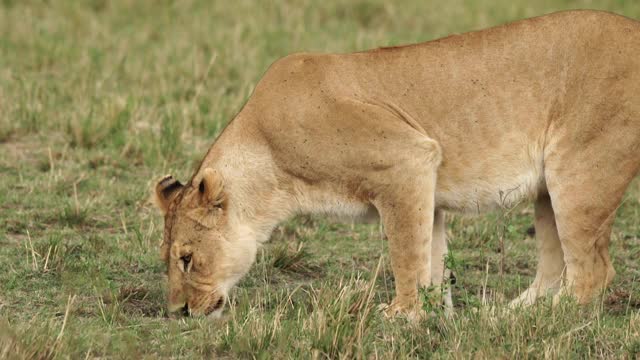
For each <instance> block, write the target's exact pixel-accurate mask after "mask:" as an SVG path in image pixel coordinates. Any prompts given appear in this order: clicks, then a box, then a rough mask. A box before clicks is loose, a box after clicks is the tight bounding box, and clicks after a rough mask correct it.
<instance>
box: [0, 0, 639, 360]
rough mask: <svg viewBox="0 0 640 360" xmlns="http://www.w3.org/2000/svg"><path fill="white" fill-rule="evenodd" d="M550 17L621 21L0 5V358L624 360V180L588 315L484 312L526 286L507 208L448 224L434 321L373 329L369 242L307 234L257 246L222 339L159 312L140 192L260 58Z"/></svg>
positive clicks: (286, 227) (210, 6)
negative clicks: (449, 304)
mask: <svg viewBox="0 0 640 360" xmlns="http://www.w3.org/2000/svg"><path fill="white" fill-rule="evenodd" d="M568 8H599V9H608V10H612V11H616V12H618V13H622V14H624V15H627V16H630V17H633V18H636V19H638V18H640V4H638V3H637V2H632V1H621V0H609V1H608V0H602V1H596V0H593V1H589V0H575V1H569V0H554V1H551V0H548V1H536V2H532V1H524V0H510V1H507V0H499V1H474V2H471V1H466V2H465V1H451V2H446V5H445V3H444V2H439V1H438V2H436V1H418V0H414V1H405V2H402V4H401V3H400V2H383V1H361V0H357V1H324V2H312V1H309V0H303V1H295V2H294V1H282V2H254V1H246V0H238V1H234V2H233V3H229V2H224V1H216V2H211V1H204V0H193V1H189V0H185V1H169V0H163V1H150V0H149V1H147V0H142V1H134V0H113V1H101V0H93V1H88V0H87V1H77V2H76V1H35V0H32V1H30V0H24V1H17V0H15V1H14V0H4V1H2V2H0V358H83V357H85V356H88V357H109V358H155V357H158V356H161V357H221V358H340V357H359V358H378V357H379V358H405V357H424V358H427V357H436V358H445V357H456V358H469V357H476V358H539V357H551V358H583V357H605V358H624V357H627V358H637V357H638V356H639V355H638V354H640V313H639V311H640V282H639V280H640V271H639V270H638V269H639V267H638V258H640V182H638V181H636V182H635V183H634V184H633V185H632V187H631V188H630V189H629V191H628V193H627V195H626V200H625V202H624V203H623V205H622V206H621V208H620V209H619V211H618V218H617V222H616V226H615V228H614V232H613V241H612V246H611V251H612V256H613V258H614V262H615V266H616V269H617V271H618V276H617V277H616V279H615V281H614V283H613V284H612V285H611V287H610V289H609V290H608V291H607V292H606V293H605V294H603V296H602V298H601V300H600V301H597V302H596V303H595V304H594V305H592V306H587V307H578V306H576V305H575V304H572V303H571V302H570V301H567V302H565V303H562V304H561V305H560V306H559V307H556V308H552V307H551V306H550V305H549V304H548V302H544V301H543V302H541V303H540V304H538V305H537V306H534V307H532V308H530V309H526V310H522V311H517V312H506V311H504V310H503V309H504V304H505V303H506V302H507V301H508V300H510V299H511V298H513V297H514V296H516V295H517V294H518V293H519V292H520V291H522V290H523V289H524V288H526V286H527V285H528V284H529V282H530V281H531V280H532V276H533V274H534V272H535V264H536V261H535V241H534V240H533V239H532V238H530V237H528V236H527V235H526V232H527V229H528V228H529V227H530V226H531V224H532V212H531V207H522V208H520V209H518V210H517V211H515V212H512V213H510V214H492V215H488V216H486V217H481V218H478V219H468V218H461V217H455V216H449V218H448V223H449V225H448V226H449V228H448V235H449V238H450V239H451V248H452V249H453V252H454V254H455V257H456V260H457V261H456V262H457V269H456V275H457V276H458V284H457V285H456V286H455V287H454V289H453V293H454V302H455V304H456V315H455V316H454V317H453V318H451V319H447V318H445V317H443V316H442V315H440V314H438V315H436V316H434V317H432V318H430V319H428V320H425V321H424V322H422V323H420V324H410V323H407V322H406V321H404V320H402V319H397V320H394V321H389V320H385V319H383V317H382V316H381V314H380V312H379V311H378V310H377V307H378V305H379V304H380V303H384V302H388V301H389V300H390V299H391V297H392V296H393V290H392V289H393V281H392V278H391V275H390V265H389V261H388V257H387V255H386V248H385V247H386V244H385V241H384V239H383V238H382V236H381V235H380V229H379V227H378V226H376V225H355V226H352V225H340V224H335V223H332V222H329V221H327V220H325V219H323V218H317V217H299V218H296V219H293V220H292V221H290V222H288V223H285V224H283V225H282V226H281V227H279V228H278V229H277V230H276V231H275V233H274V235H273V238H272V241H271V242H270V243H269V244H267V246H266V247H265V248H264V250H263V251H261V252H260V254H259V256H258V262H257V264H256V265H255V266H254V268H253V270H252V272H251V273H250V274H249V276H247V278H245V279H244V280H243V281H242V282H241V284H240V285H239V287H238V288H237V289H236V290H235V291H234V293H233V294H232V299H231V301H232V306H231V309H230V310H229V311H228V312H227V315H226V316H225V318H224V319H222V320H220V321H216V322H209V321H205V320H202V319H171V318H169V317H168V316H167V315H166V313H165V311H164V310H163V309H164V299H165V290H164V284H165V278H164V265H163V264H162V262H161V261H160V259H159V255H158V247H159V242H160V241H161V236H162V219H161V217H160V216H159V214H158V212H157V211H156V210H155V207H154V206H153V204H152V202H151V201H150V191H149V189H150V188H151V185H152V184H154V182H155V181H156V180H157V179H158V178H159V177H161V176H162V175H164V174H166V173H173V174H176V175H177V176H178V177H179V178H181V179H182V180H186V178H187V176H189V175H190V174H191V172H192V170H193V167H194V165H195V164H197V163H198V161H199V160H200V159H201V157H202V156H203V155H204V153H205V152H206V150H207V148H208V147H209V146H210V144H211V143H212V141H213V140H214V139H215V136H216V135H217V134H218V133H219V132H220V130H221V129H222V127H223V126H224V124H225V123H226V122H227V121H229V120H230V119H231V118H232V117H233V115H234V114H235V113H236V112H237V111H238V110H239V109H240V107H241V106H242V104H243V103H244V101H245V100H246V99H247V97H248V96H249V94H250V93H251V90H252V89H253V87H254V85H255V84H256V82H257V81H258V79H259V78H260V76H261V75H262V74H263V72H264V71H265V69H266V68H267V66H268V65H269V64H270V63H271V62H273V61H274V60H275V59H277V58H279V57H281V56H284V55H286V54H288V53H291V52H295V51H302V50H304V51H332V52H344V51H352V50H361V49H366V48H370V47H377V46H387V45H393V44H402V43H409V42H416V41H423V40H428V39H433V38H436V37H439V36H443V35H446V34H448V33H453V32H455V33H460V32H464V31H467V30H472V29H479V28H483V27H487V26H490V25H494V24H499V23H502V22H505V21H509V20H515V19H519V18H524V17H529V16H535V15H540V14H543V13H547V12H551V11H554V10H559V9H568ZM501 238H502V239H504V247H505V249H504V250H505V251H504V252H503V253H499V252H498V251H499V250H500V248H501V246H500V239H501ZM501 262H504V272H503V273H502V274H500V273H499V267H500V264H501ZM483 304H486V306H485V305H483Z"/></svg>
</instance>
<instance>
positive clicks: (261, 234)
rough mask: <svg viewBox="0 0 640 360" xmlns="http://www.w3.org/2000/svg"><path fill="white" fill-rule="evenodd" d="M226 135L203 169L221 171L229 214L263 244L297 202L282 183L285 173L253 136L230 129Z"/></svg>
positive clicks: (286, 217) (212, 150) (208, 156)
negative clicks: (239, 134)
mask: <svg viewBox="0 0 640 360" xmlns="http://www.w3.org/2000/svg"><path fill="white" fill-rule="evenodd" d="M223 135H225V136H221V137H220V138H219V139H218V140H217V141H216V143H215V144H214V146H213V147H212V149H211V151H209V153H208V154H207V156H206V158H205V160H204V161H203V164H202V166H201V170H202V169H205V168H207V167H210V168H213V169H215V170H217V171H218V172H219V173H220V174H221V176H222V178H223V179H224V191H225V196H226V197H227V200H228V201H229V204H230V206H229V211H230V216H231V217H232V218H233V221H235V222H236V223H237V224H238V225H239V226H241V227H242V228H243V229H244V232H246V233H247V236H252V237H254V238H255V240H256V241H257V242H260V243H262V242H264V241H267V240H268V239H269V236H270V235H271V232H272V231H273V229H274V228H275V227H276V226H277V225H278V224H279V223H281V222H282V221H284V220H286V219H288V218H289V217H291V216H292V215H293V214H295V212H296V211H297V209H296V206H295V201H294V199H293V198H292V196H291V194H290V192H289V191H288V189H287V188H288V186H287V185H285V184H282V183H281V181H282V179H283V176H282V175H281V174H279V173H278V169H277V168H276V166H275V164H274V162H273V160H272V159H271V157H270V152H269V150H268V149H267V148H266V147H264V146H262V145H261V144H260V143H259V142H257V141H251V140H252V139H251V138H247V137H244V138H242V139H239V138H238V137H235V136H233V137H232V136H231V135H233V133H232V132H230V131H228V130H227V131H226V132H225V134H223ZM231 138H234V139H231ZM249 234H251V235H249Z"/></svg>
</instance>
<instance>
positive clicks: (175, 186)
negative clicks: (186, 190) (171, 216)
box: [155, 175, 183, 214]
mask: <svg viewBox="0 0 640 360" xmlns="http://www.w3.org/2000/svg"><path fill="white" fill-rule="evenodd" d="M182 188H183V185H182V184H181V183H180V181H178V180H176V179H174V178H173V176H171V175H167V176H165V177H163V178H162V180H160V181H158V183H157V184H156V187H155V193H156V204H157V205H158V207H159V208H160V210H162V213H163V214H166V213H167V211H168V210H169V204H170V203H171V200H173V199H174V198H175V196H176V195H178V193H179V192H180V190H182Z"/></svg>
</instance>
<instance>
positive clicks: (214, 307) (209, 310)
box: [204, 296, 224, 316]
mask: <svg viewBox="0 0 640 360" xmlns="http://www.w3.org/2000/svg"><path fill="white" fill-rule="evenodd" d="M222 305H224V296H220V297H219V298H218V300H216V301H215V302H214V303H213V304H211V305H210V306H209V307H208V308H207V310H205V312H204V314H205V315H206V316H208V315H210V314H211V313H212V312H214V311H217V310H220V309H221V308H222Z"/></svg>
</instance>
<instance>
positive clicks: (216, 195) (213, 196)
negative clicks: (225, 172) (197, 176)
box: [198, 168, 224, 207]
mask: <svg viewBox="0 0 640 360" xmlns="http://www.w3.org/2000/svg"><path fill="white" fill-rule="evenodd" d="M223 188H224V183H223V181H222V177H221V176H220V174H219V173H218V172H216V171H215V170H213V169H210V168H206V169H204V170H203V171H202V178H201V180H200V183H199V184H198V192H199V194H200V198H201V199H202V203H203V204H204V205H205V206H206V207H220V206H222V203H223V202H224V193H223V191H222V190H223Z"/></svg>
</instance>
